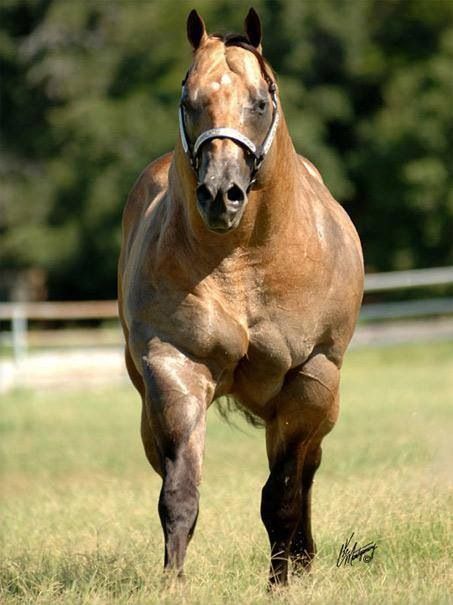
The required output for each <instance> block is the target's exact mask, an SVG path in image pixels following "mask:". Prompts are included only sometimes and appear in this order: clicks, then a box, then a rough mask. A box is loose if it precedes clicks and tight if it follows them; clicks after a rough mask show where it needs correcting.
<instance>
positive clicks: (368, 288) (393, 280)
mask: <svg viewBox="0 0 453 605" xmlns="http://www.w3.org/2000/svg"><path fill="white" fill-rule="evenodd" d="M452 284H453V267H439V268H433V269H417V270H413V271H395V272H391V273H376V274H369V275H367V276H366V278H365V293H366V294H368V293H376V292H386V291H393V290H406V289H409V288H410V289H412V288H419V287H434V286H448V285H452ZM448 315H453V298H446V297H441V298H430V299H422V300H410V301H404V302H384V303H377V304H376V303H369V304H364V305H363V307H362V311H361V315H360V318H361V320H363V321H380V320H389V319H409V318H417V317H430V316H431V317H432V316H448ZM117 317H118V306H117V301H116V300H106V301H81V302H35V303H0V321H7V322H9V323H10V324H11V330H10V331H9V333H8V334H7V339H8V340H9V342H11V343H12V348H13V355H14V359H15V361H19V360H21V359H23V358H24V357H25V356H26V354H27V349H28V337H27V334H28V322H29V320H51V321H68V320H89V319H115V318H117Z"/></svg>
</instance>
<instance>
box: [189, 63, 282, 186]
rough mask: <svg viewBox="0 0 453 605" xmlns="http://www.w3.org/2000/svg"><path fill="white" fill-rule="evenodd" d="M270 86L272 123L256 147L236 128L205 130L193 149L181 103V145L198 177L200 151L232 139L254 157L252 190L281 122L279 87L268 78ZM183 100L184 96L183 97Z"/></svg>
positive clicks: (251, 180) (251, 179)
mask: <svg viewBox="0 0 453 605" xmlns="http://www.w3.org/2000/svg"><path fill="white" fill-rule="evenodd" d="M187 76H188V74H187V75H186V77H185V78H184V80H183V82H182V92H183V93H184V88H185V85H186V80H187ZM266 80H267V82H268V84H269V94H270V95H271V99H272V107H273V109H272V121H271V125H270V127H269V130H268V132H267V134H266V137H265V138H264V141H263V142H262V143H261V145H258V146H257V145H255V143H253V141H251V140H250V139H249V138H248V137H246V136H245V135H244V134H242V133H241V132H239V130H236V129H235V128H210V129H209V130H205V131H204V132H202V133H201V134H200V136H199V137H198V138H197V140H196V141H195V143H194V144H193V146H192V147H191V145H190V142H189V137H188V136H187V131H186V125H185V122H184V108H183V105H182V103H181V101H180V103H179V133H180V136H181V143H182V146H183V149H184V152H185V153H186V155H187V157H188V159H189V162H190V165H191V166H192V168H193V170H194V172H195V174H196V175H198V159H199V151H200V149H201V147H202V145H204V144H205V143H206V142H207V141H212V139H231V140H232V141H234V142H235V143H238V144H239V145H242V147H244V148H245V149H246V151H247V152H248V153H249V154H250V155H251V156H252V157H253V168H252V174H251V178H250V184H249V187H248V189H250V188H251V187H252V186H253V185H254V183H255V181H256V174H257V172H258V170H259V169H260V167H261V164H262V163H263V160H264V158H265V157H266V155H267V153H268V151H269V149H270V148H271V145H272V142H273V140H274V138H275V133H276V132H277V126H278V122H279V120H280V115H279V112H278V104H277V87H276V85H275V82H273V81H272V80H270V78H269V79H268V78H266ZM181 99H182V96H181Z"/></svg>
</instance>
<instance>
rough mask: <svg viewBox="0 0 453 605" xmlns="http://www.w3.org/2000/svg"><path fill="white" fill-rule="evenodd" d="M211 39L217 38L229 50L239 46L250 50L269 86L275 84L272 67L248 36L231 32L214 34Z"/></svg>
mask: <svg viewBox="0 0 453 605" xmlns="http://www.w3.org/2000/svg"><path fill="white" fill-rule="evenodd" d="M209 38H215V39H217V40H220V41H221V42H223V44H224V45H225V47H227V48H228V47H232V46H237V47H239V48H243V49H244V50H248V51H249V52H251V53H252V54H253V55H255V57H256V59H257V61H258V63H259V66H260V68H261V73H262V75H263V77H264V79H265V80H266V82H267V83H268V84H269V85H270V84H271V83H273V82H275V77H274V74H273V72H272V69H271V67H270V65H269V64H268V63H267V62H266V60H265V59H264V57H263V55H262V54H261V53H260V52H259V51H258V50H257V49H256V48H255V47H254V46H253V45H252V44H251V43H250V40H249V39H248V38H247V36H244V35H243V34H236V33H232V32H229V33H226V34H220V33H214V34H211V35H210V36H209Z"/></svg>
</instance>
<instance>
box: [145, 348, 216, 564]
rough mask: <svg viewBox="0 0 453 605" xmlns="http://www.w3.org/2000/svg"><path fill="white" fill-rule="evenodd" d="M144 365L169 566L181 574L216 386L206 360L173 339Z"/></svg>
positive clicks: (193, 520) (153, 352)
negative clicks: (179, 346)
mask: <svg viewBox="0 0 453 605" xmlns="http://www.w3.org/2000/svg"><path fill="white" fill-rule="evenodd" d="M143 368H144V373H143V377H144V381H145V385H146V395H145V402H144V403H145V413H146V416H147V419H148V422H149V425H150V432H151V433H152V435H153V439H154V442H155V444H156V450H157V455H158V458H159V469H158V470H159V472H160V474H161V476H162V489H161V492H160V497H159V507H158V508H159V516H160V520H161V524H162V528H163V532H164V538H165V569H166V570H169V571H170V570H171V571H174V572H175V573H176V574H177V575H179V576H180V575H182V571H183V565H184V558H185V555H186V550H187V545H188V543H189V541H190V538H191V537H192V534H193V532H194V529H195V524H196V521H197V517H198V500H199V494H198V485H199V483H200V480H201V467H202V458H203V450H204V439H205V424H206V409H207V406H208V405H209V403H210V400H211V399H212V393H213V387H212V382H211V380H210V375H209V373H208V371H207V370H206V368H205V367H204V366H203V365H201V364H197V363H195V362H193V361H191V360H189V359H188V358H186V357H185V356H184V355H182V354H181V353H180V352H179V351H177V350H176V349H174V348H173V347H171V346H170V345H164V344H161V345H160V346H159V347H153V349H152V350H150V352H149V354H148V355H147V356H146V357H145V358H144V366H143ZM142 432H143V431H142Z"/></svg>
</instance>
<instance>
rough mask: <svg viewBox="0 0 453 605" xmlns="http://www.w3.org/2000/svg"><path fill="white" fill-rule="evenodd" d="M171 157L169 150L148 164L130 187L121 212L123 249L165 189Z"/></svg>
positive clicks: (126, 248)
mask: <svg viewBox="0 0 453 605" xmlns="http://www.w3.org/2000/svg"><path fill="white" fill-rule="evenodd" d="M172 158H173V152H169V153H166V154H165V155H163V156H161V157H159V158H157V159H156V160H154V161H153V162H151V163H150V164H148V166H147V167H146V168H145V169H144V170H143V171H142V173H141V174H140V176H139V177H138V179H137V181H136V182H135V184H134V186H133V187H132V190H131V192H130V193H129V196H128V198H127V202H126V206H125V208H124V212H123V245H122V248H123V251H124V250H128V249H129V248H130V245H131V243H132V240H133V239H134V234H135V233H136V231H137V227H138V226H139V224H140V222H141V220H142V219H143V217H144V216H145V215H146V213H147V212H149V211H150V210H151V208H152V207H153V204H154V202H155V200H156V199H157V197H158V196H159V194H160V193H161V192H162V191H164V190H166V189H167V186H168V171H169V168H170V164H171V161H172Z"/></svg>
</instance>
